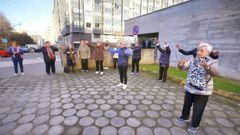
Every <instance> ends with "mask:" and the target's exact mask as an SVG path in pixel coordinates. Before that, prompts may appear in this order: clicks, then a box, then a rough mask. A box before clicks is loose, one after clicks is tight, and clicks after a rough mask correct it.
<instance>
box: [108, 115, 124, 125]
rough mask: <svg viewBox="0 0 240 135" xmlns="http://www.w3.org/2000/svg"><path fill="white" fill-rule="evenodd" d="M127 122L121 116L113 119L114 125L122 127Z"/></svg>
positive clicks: (112, 123)
mask: <svg viewBox="0 0 240 135" xmlns="http://www.w3.org/2000/svg"><path fill="white" fill-rule="evenodd" d="M124 124H125V120H124V119H123V118H121V117H115V118H112V119H111V125H112V126H114V127H121V126H123V125H124Z"/></svg>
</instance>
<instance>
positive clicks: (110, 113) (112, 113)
mask: <svg viewBox="0 0 240 135" xmlns="http://www.w3.org/2000/svg"><path fill="white" fill-rule="evenodd" d="M104 115H105V116H106V117H107V118H113V117H116V116H117V112H116V111H114V110H108V111H106V112H105V113H104Z"/></svg>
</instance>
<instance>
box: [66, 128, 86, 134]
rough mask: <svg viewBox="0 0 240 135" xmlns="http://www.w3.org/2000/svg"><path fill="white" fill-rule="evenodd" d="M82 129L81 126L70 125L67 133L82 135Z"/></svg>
mask: <svg viewBox="0 0 240 135" xmlns="http://www.w3.org/2000/svg"><path fill="white" fill-rule="evenodd" d="M81 131H82V129H81V128H79V127H70V128H68V129H67V131H66V134H67V135H80V134H81Z"/></svg>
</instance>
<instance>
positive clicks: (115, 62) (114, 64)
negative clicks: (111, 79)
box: [113, 58, 117, 69]
mask: <svg viewBox="0 0 240 135" xmlns="http://www.w3.org/2000/svg"><path fill="white" fill-rule="evenodd" d="M116 67H117V59H116V58H113V69H116Z"/></svg>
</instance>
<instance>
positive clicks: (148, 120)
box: [142, 118, 157, 127]
mask: <svg viewBox="0 0 240 135" xmlns="http://www.w3.org/2000/svg"><path fill="white" fill-rule="evenodd" d="M142 123H143V124H144V125H145V126H147V127H154V126H156V124H157V122H156V121H155V120H154V119H151V118H144V119H143V121H142Z"/></svg>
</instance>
